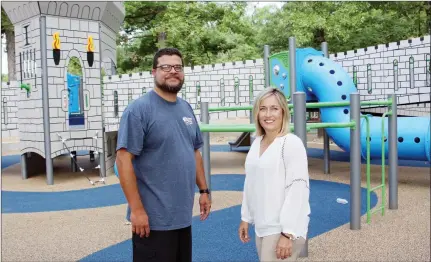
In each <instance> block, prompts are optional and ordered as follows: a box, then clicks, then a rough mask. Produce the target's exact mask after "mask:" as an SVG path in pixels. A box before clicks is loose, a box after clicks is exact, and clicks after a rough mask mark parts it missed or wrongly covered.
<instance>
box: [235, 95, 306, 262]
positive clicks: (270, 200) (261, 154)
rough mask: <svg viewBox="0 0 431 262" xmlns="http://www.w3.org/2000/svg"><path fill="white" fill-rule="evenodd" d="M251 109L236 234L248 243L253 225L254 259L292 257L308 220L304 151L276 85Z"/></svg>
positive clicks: (297, 254) (301, 238) (301, 241)
mask: <svg viewBox="0 0 431 262" xmlns="http://www.w3.org/2000/svg"><path fill="white" fill-rule="evenodd" d="M253 112H254V120H255V121H254V122H255V124H256V139H255V140H254V142H253V144H252V145H251V147H250V151H249V152H248V154H247V158H246V161H245V171H246V177H245V182H244V193H243V202H242V207H241V224H240V226H239V232H238V233H239V238H240V240H241V241H242V242H243V243H246V242H248V241H249V240H250V238H249V236H248V227H249V224H254V226H255V234H256V248H257V253H258V256H259V260H260V261H281V260H285V261H295V260H296V259H297V258H298V256H299V253H300V251H301V249H302V247H303V246H304V243H305V239H306V237H307V232H308V224H309V217H308V215H309V214H310V205H309V193H310V192H309V177H308V163H307V154H306V151H305V147H304V145H303V143H302V141H301V139H300V138H299V137H297V136H296V135H294V134H292V133H290V132H289V122H290V113H289V108H288V105H287V101H286V98H285V96H284V94H283V93H282V92H281V91H280V90H279V89H277V88H267V89H265V90H264V91H263V92H261V93H260V94H259V95H258V97H257V98H256V102H255V105H254V108H253ZM304 121H305V119H304Z"/></svg>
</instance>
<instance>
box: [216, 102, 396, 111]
mask: <svg viewBox="0 0 431 262" xmlns="http://www.w3.org/2000/svg"><path fill="white" fill-rule="evenodd" d="M390 105H392V100H390V99H389V100H385V101H362V102H361V106H390ZM288 106H289V109H292V108H293V104H289V105H288ZM305 106H306V108H325V107H343V106H350V102H349V101H346V102H320V103H314V102H313V103H306V104H305ZM239 110H253V106H229V107H211V108H208V111H209V112H216V111H239Z"/></svg>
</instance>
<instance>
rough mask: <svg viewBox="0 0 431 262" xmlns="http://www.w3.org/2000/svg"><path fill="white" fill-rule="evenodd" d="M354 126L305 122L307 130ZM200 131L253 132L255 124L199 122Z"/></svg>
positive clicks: (352, 126)
mask: <svg viewBox="0 0 431 262" xmlns="http://www.w3.org/2000/svg"><path fill="white" fill-rule="evenodd" d="M289 126H290V130H291V131H292V132H293V131H294V125H293V124H290V125H289ZM346 127H349V128H355V127H356V123H355V122H354V121H351V122H347V123H308V124H306V128H307V131H310V130H311V129H319V128H346ZM199 128H200V130H201V132H255V131H256V126H255V125H254V124H241V125H232V124H203V123H200V124H199Z"/></svg>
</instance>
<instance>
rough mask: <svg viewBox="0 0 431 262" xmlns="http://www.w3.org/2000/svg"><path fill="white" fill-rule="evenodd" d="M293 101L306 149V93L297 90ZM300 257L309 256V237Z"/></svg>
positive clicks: (296, 124) (296, 127)
mask: <svg viewBox="0 0 431 262" xmlns="http://www.w3.org/2000/svg"><path fill="white" fill-rule="evenodd" d="M292 101H293V112H294V118H293V125H294V133H295V135H297V136H298V137H299V138H300V139H301V140H302V143H304V147H305V149H307V123H306V107H305V93H304V92H295V93H293V94H292ZM299 256H300V257H307V256H308V238H307V239H306V241H305V244H304V247H303V249H302V250H301V253H300V254H299Z"/></svg>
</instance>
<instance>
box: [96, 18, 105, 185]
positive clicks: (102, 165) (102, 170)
mask: <svg viewBox="0 0 431 262" xmlns="http://www.w3.org/2000/svg"><path fill="white" fill-rule="evenodd" d="M101 35H102V34H101V25H100V24H99V36H101ZM102 59H103V56H102V41H100V40H99V71H100V85H102ZM100 92H102V86H100ZM103 98H104V96H103V95H102V94H100V99H101V100H102V101H101V103H100V104H101V105H102V108H101V110H102V116H101V118H102V153H100V154H99V165H100V176H101V177H106V160H105V152H106V151H105V150H106V148H105V118H104V115H105V114H104V113H103V112H104V107H105V103H104V101H103ZM96 139H99V137H97V138H96ZM96 145H97V142H96Z"/></svg>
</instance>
